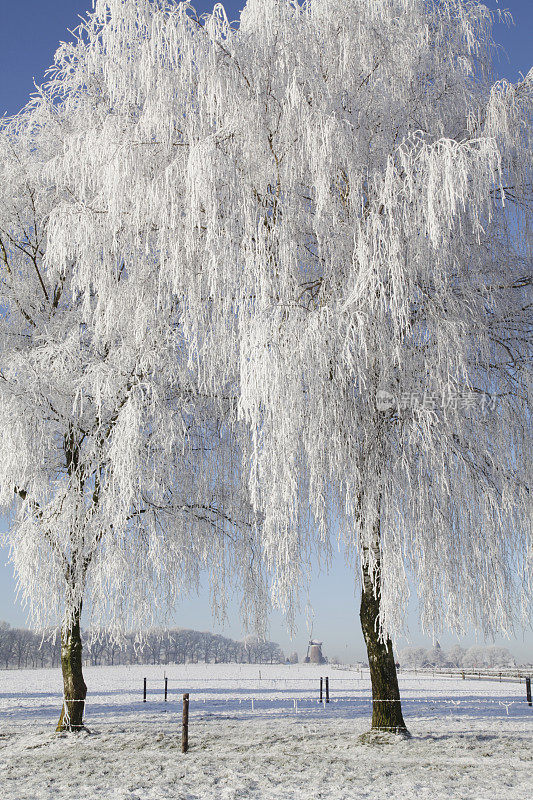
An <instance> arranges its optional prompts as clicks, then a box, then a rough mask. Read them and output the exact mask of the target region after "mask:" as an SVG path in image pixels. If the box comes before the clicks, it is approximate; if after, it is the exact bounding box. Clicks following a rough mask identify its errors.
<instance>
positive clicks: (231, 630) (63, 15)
mask: <svg viewBox="0 0 533 800" xmlns="http://www.w3.org/2000/svg"><path fill="white" fill-rule="evenodd" d="M2 5H3V6H4V7H3V9H2V26H1V28H0V76H1V83H0V116H1V115H2V114H7V115H10V114H14V113H16V112H17V111H18V110H19V109H20V108H21V107H22V106H23V105H24V104H25V103H26V102H27V100H28V98H29V96H30V94H31V92H32V91H33V88H34V86H33V81H34V80H35V82H36V83H40V82H41V81H42V80H43V77H44V72H45V70H46V68H47V67H48V66H49V64H50V63H52V61H53V55H54V52H55V50H56V48H57V46H58V43H59V41H60V40H66V39H68V38H69V34H68V29H72V28H74V27H75V26H76V24H77V23H78V21H79V20H78V15H80V14H83V13H84V12H85V11H86V10H87V9H90V8H91V6H92V2H91V0H50V1H49V2H43V0H25V2H19V3H7V2H4V3H3V4H2ZM193 5H195V6H196V8H197V9H198V10H199V11H202V12H203V11H205V10H208V9H210V8H212V5H213V4H212V3H208V2H197V3H193ZM224 5H225V7H226V10H227V13H228V17H230V18H231V19H237V18H238V16H239V9H240V8H242V6H243V5H244V2H243V0H241V1H240V2H234V0H233V2H228V3H225V4H224ZM486 5H488V6H489V7H491V8H495V9H498V8H499V9H509V10H510V12H511V13H512V15H513V17H514V20H515V25H514V26H512V27H509V28H508V27H506V26H504V25H498V26H497V28H496V30H495V39H496V41H497V42H499V43H500V44H501V45H502V48H503V49H502V51H501V55H500V58H499V60H498V62H497V63H496V72H497V75H498V77H505V78H508V79H510V80H518V79H519V78H520V73H522V74H525V73H527V71H528V69H529V68H530V67H531V65H532V62H533V58H532V51H533V48H532V47H531V42H532V40H533V0H508V1H507V2H503V0H502V1H501V2H497V0H492V2H491V1H490V0H487V2H486ZM7 560H8V552H7V550H6V549H5V548H4V549H1V548H0V620H5V621H7V622H9V623H10V624H12V625H16V626H23V625H25V624H26V618H25V613H24V610H23V609H22V608H21V606H20V603H19V602H18V601H17V599H16V596H15V583H14V579H13V574H12V569H11V567H10V566H9V565H8V564H7V563H6V562H7ZM309 601H310V604H311V606H312V607H313V609H314V614H313V616H314V623H313V636H314V637H315V638H319V639H323V640H324V652H325V654H326V655H328V656H330V657H331V656H337V657H339V658H340V659H341V660H349V661H354V660H358V659H363V658H365V657H366V656H365V650H364V644H363V639H362V636H361V633H360V625H359V619H358V600H357V598H356V597H355V595H354V582H353V576H352V574H351V572H350V569H349V568H348V567H347V566H346V565H345V563H344V560H343V558H342V556H341V555H338V556H337V557H335V558H334V560H333V564H332V568H331V571H330V573H329V575H326V574H320V575H317V576H316V577H314V578H313V583H312V587H311V590H310V593H309ZM305 606H306V598H305V597H303V598H302V608H303V609H305ZM237 607H238V603H237V602H236V601H235V602H233V603H232V604H231V606H230V622H229V623H228V625H227V626H225V627H224V628H222V627H221V626H218V625H215V624H214V623H213V621H212V619H211V614H210V610H209V601H208V592H207V590H206V591H204V592H202V593H201V595H200V596H199V597H198V598H193V599H190V600H187V601H185V602H183V603H182V604H181V605H180V607H179V608H178V609H176V614H175V616H174V617H173V619H172V621H171V624H173V625H177V626H181V627H188V628H196V629H199V630H219V631H220V632H222V633H225V634H226V635H230V636H233V637H234V638H241V637H242V635H243V632H242V629H241V626H240V622H239V617H238V611H237ZM306 619H307V615H306V614H305V611H302V613H301V614H300V615H299V616H298V618H297V624H298V633H297V635H296V637H295V638H294V640H292V641H291V640H290V638H289V636H288V634H287V632H286V626H285V623H284V621H283V618H282V617H281V615H280V614H278V613H273V614H272V617H271V626H270V637H271V638H272V639H274V640H275V641H278V642H279V643H280V644H281V646H282V648H283V649H284V650H285V651H286V652H287V653H289V652H291V651H292V650H297V651H298V652H299V654H300V656H302V655H303V654H304V653H305V648H306V643H307V639H308V636H309V630H308V624H307V621H306ZM408 622H409V627H410V633H411V639H412V643H413V644H422V645H425V646H428V647H429V646H431V640H430V639H429V638H428V637H424V636H422V634H421V632H420V630H419V626H418V622H417V618H416V609H415V607H414V604H413V608H412V609H411V610H410V613H409V619H408ZM439 641H440V643H441V645H442V646H443V647H444V648H447V647H450V646H451V645H452V644H454V643H456V642H457V641H459V643H461V644H462V645H463V646H469V645H470V644H473V643H475V640H474V637H473V635H471V636H468V637H465V638H463V639H459V640H458V639H457V638H456V637H453V636H450V635H443V636H441V637H439ZM479 641H480V642H481V643H482V640H479ZM406 643H407V642H406V640H405V639H399V640H398V642H397V648H398V649H400V648H401V647H402V646H405V644H406ZM496 643H497V644H502V645H504V646H508V647H509V649H510V650H511V652H513V654H514V655H515V656H516V657H517V658H518V659H519V660H520V661H529V662H531V661H533V634H532V632H531V630H529V631H528V632H527V633H526V634H524V635H522V634H520V633H519V634H518V635H517V636H514V637H512V638H511V639H510V640H505V639H503V638H500V639H498V640H497V641H496Z"/></svg>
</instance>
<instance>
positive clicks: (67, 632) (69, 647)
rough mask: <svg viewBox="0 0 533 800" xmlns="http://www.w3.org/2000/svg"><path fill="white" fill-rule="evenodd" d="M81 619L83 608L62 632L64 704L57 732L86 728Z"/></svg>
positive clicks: (85, 693)
mask: <svg viewBox="0 0 533 800" xmlns="http://www.w3.org/2000/svg"><path fill="white" fill-rule="evenodd" d="M80 617H81V607H80V608H79V609H78V610H77V611H76V613H75V615H74V618H73V620H72V622H71V624H70V625H69V627H68V628H66V629H62V630H61V670H62V672H63V687H64V703H63V708H62V709H61V716H60V717H59V722H58V725H57V728H56V731H57V732H60V731H79V730H82V729H83V727H84V726H83V711H84V709H85V697H86V696H87V687H86V685H85V681H84V680H83V670H82V644H81V629H80Z"/></svg>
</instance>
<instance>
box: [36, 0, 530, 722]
mask: <svg viewBox="0 0 533 800" xmlns="http://www.w3.org/2000/svg"><path fill="white" fill-rule="evenodd" d="M492 22H493V16H492V14H491V12H489V10H488V9H487V8H486V7H485V6H484V5H481V4H479V3H476V2H467V1H466V0H433V1H430V0H350V1H348V0H310V1H309V2H306V3H304V4H302V5H300V4H298V3H297V2H295V0H248V3H247V4H246V7H245V9H244V11H243V12H242V15H241V20H240V25H239V27H238V29H233V28H232V27H231V26H230V25H229V24H228V22H227V19H226V17H225V14H224V11H223V8H222V7H221V6H220V5H217V6H216V7H215V9H214V13H213V14H212V15H211V16H208V17H204V18H203V19H198V17H197V16H196V14H195V12H194V10H193V9H192V8H191V6H190V5H189V4H186V3H183V4H173V3H166V2H163V0H154V2H148V1H147V0H146V1H145V0H140V2H131V1H130V0H97V2H96V7H95V13H94V14H93V15H92V16H90V17H89V19H88V21H87V23H86V24H84V25H83V26H82V28H80V33H79V39H78V41H77V42H76V43H75V45H73V46H69V47H64V48H63V49H62V50H61V51H60V52H59V53H58V56H57V61H56V66H55V69H54V71H53V72H52V74H51V80H50V83H49V84H48V86H47V87H45V89H44V90H43V94H42V98H41V100H40V102H39V103H38V104H37V105H38V107H39V108H40V110H41V113H44V112H43V109H46V108H47V107H48V108H49V109H50V115H51V116H52V117H53V116H55V115H57V114H61V115H63V116H64V117H65V118H66V119H68V120H69V124H70V126H71V130H70V132H69V133H68V135H66V136H65V137H64V139H63V147H62V150H61V152H60V154H59V155H58V156H57V157H54V158H53V159H51V160H50V162H49V164H48V167H47V169H48V174H49V176H50V179H51V180H53V182H54V183H55V184H57V185H59V186H61V188H62V190H63V202H62V204H58V205H57V206H56V207H55V209H54V211H53V213H52V214H50V217H49V220H48V224H47V235H48V242H49V252H50V253H53V256H54V264H53V265H52V263H51V262H50V269H55V270H57V271H58V274H61V270H62V269H63V268H64V265H65V264H66V263H68V261H69V259H73V260H74V261H75V265H76V266H75V282H76V284H75V285H76V288H77V289H78V290H79V291H80V293H81V294H82V295H83V296H84V297H89V296H90V293H91V291H94V292H95V293H96V294H97V295H98V296H99V297H100V298H101V300H100V302H99V303H98V312H99V314H98V319H99V320H100V323H99V324H101V325H103V326H104V327H105V329H106V330H107V329H108V327H109V330H111V329H112V328H113V325H114V324H115V317H116V313H115V311H114V306H113V303H112V302H111V303H108V302H107V299H106V298H107V295H108V291H107V282H108V281H109V280H113V275H114V274H115V270H116V263H117V258H118V257H119V256H118V253H119V252H120V251H121V250H122V251H124V252H127V253H129V254H133V253H134V254H135V256H134V257H130V258H129V259H128V269H129V270H130V272H129V275H130V279H131V281H132V284H133V285H137V286H143V291H142V292H140V293H139V295H138V296H137V302H138V306H139V308H142V307H144V303H148V307H150V303H152V302H153V301H152V298H153V295H154V292H155V294H156V295H157V293H158V292H160V291H166V290H170V291H171V292H172V293H174V296H175V297H177V298H179V301H180V302H181V303H182V311H183V315H182V322H183V330H184V331H185V332H186V336H187V343H186V347H187V350H188V359H189V363H194V364H197V366H198V385H199V387H200V390H201V391H204V392H206V393H207V394H208V395H209V396H213V395H217V394H218V393H219V392H220V391H221V388H222V387H224V385H226V384H227V383H228V382H230V383H231V384H232V385H237V386H238V387H239V388H238V392H239V405H238V407H239V413H240V416H241V419H242V420H244V421H246V423H247V424H248V426H249V428H250V430H251V434H252V449H251V453H250V454H249V455H247V456H246V457H247V468H248V474H249V483H250V489H251V494H252V499H253V502H254V505H255V508H256V509H257V511H258V512H260V513H261V515H262V522H263V524H262V546H263V550H264V553H265V555H266V559H267V563H268V565H269V566H270V567H271V568H272V569H273V570H274V572H275V581H274V584H273V594H274V599H275V600H276V601H277V602H278V603H279V604H280V605H281V606H282V607H284V608H287V609H289V610H290V609H291V607H292V606H293V604H294V602H295V599H296V596H297V592H298V588H299V587H300V586H301V584H302V581H303V580H304V577H305V575H306V573H307V572H308V560H309V556H310V553H311V552H312V551H313V550H315V549H318V550H319V551H320V552H322V553H324V554H325V555H326V557H328V556H329V554H330V552H331V548H332V546H334V542H333V541H332V530H333V529H334V528H337V529H338V530H339V531H340V533H339V543H340V545H341V546H342V547H343V548H344V549H345V551H346V554H347V557H349V558H351V559H353V564H354V574H355V575H356V576H358V577H359V579H360V581H361V588H362V602H361V622H362V626H363V632H364V635H365V639H366V643H367V648H368V653H369V661H370V667H371V677H372V687H373V696H374V707H373V718H372V725H373V727H374V728H385V729H388V730H394V731H405V723H404V720H403V717H402V712H401V705H400V697H399V691H398V684H397V679H396V672H395V667H394V658H393V654H392V643H391V638H390V637H391V636H392V635H393V634H394V633H396V632H397V631H399V630H400V629H401V628H402V625H403V619H404V615H405V609H406V604H407V600H408V596H409V581H410V580H411V581H412V583H413V585H414V586H415V587H416V591H417V594H418V598H419V604H420V610H421V619H422V623H423V626H424V627H425V629H426V630H429V631H431V630H435V631H436V630H439V629H440V627H441V626H442V625H446V626H449V627H451V628H452V629H454V630H457V631H462V630H464V628H465V627H466V626H468V625H474V626H475V627H476V628H478V629H480V630H482V631H484V632H485V633H486V634H491V633H493V632H495V631H497V630H503V631H509V630H510V628H511V626H512V624H513V622H514V621H515V620H516V618H517V617H519V618H522V619H525V618H526V617H527V602H528V597H530V588H531V527H530V512H531V501H530V496H531V495H530V488H529V487H530V464H531V438H530V411H529V410H528V396H529V395H528V393H529V386H530V383H529V378H530V372H529V367H530V349H529V348H530V323H531V317H530V308H531V307H530V296H529V292H530V285H531V238H530V222H531V219H530V213H531V166H532V163H531V162H532V159H531V153H532V150H531V144H532V142H531V107H532V106H531V100H532V80H531V73H530V74H529V75H528V76H526V77H525V78H522V79H520V80H518V81H517V83H515V84H511V83H508V82H505V81H502V82H497V83H494V84H493V83H492V73H491V56H492V52H493V42H492V33H491V29H492ZM117 243H118V249H117ZM95 252H98V254H99V257H98V258H97V259H95ZM154 253H155V254H157V264H158V268H157V280H153V281H152V282H151V284H150V286H148V285H147V284H146V282H145V281H144V280H143V276H144V274H145V270H146V269H147V264H149V263H150V262H151V260H152V257H153V254H154ZM150 274H152V273H150ZM89 287H90V291H89ZM334 523H335V524H334Z"/></svg>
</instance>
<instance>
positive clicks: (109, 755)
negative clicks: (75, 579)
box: [0, 664, 533, 800]
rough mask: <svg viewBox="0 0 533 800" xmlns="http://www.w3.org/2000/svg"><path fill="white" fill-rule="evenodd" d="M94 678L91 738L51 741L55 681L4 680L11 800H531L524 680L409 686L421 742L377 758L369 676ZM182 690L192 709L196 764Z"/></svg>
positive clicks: (195, 672) (303, 669) (22, 676)
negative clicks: (186, 744) (184, 736)
mask: <svg viewBox="0 0 533 800" xmlns="http://www.w3.org/2000/svg"><path fill="white" fill-rule="evenodd" d="M165 674H166V676H167V677H168V690H169V700H168V702H167V703H165V702H164V698H163V690H164V676H165ZM321 675H322V676H326V675H329V679H330V695H331V702H330V703H329V704H328V705H326V704H324V703H323V704H320V703H319V702H318V693H319V678H320V676H321ZM85 677H86V682H87V685H88V687H89V696H88V704H87V712H86V723H87V726H88V728H89V729H90V730H91V733H90V734H87V735H86V734H82V735H78V736H75V735H56V734H54V732H53V729H54V723H55V722H56V721H57V717H58V715H59V710H60V705H61V695H62V692H61V676H60V673H59V670H27V671H9V672H6V671H0V791H1V800H44V799H45V798H46V799H47V800H48V799H49V800H52V799H53V800H63V799H64V798H65V800H66V798H69V800H78V798H79V800H82V798H83V800H92V798H105V800H126V798H127V799H128V800H134V799H135V800H163V799H164V800H172V798H176V800H177V799H178V798H179V800H200V798H201V800H207V799H209V800H211V798H212V800H230V798H231V800H234V799H235V800H237V798H239V799H242V800H248V798H250V800H259V799H260V800H278V799H279V800H304V799H305V800H315V798H324V799H327V800H352V799H353V800H356V799H357V800H364V799H365V798H380V800H381V798H387V797H390V798H398V799H400V798H405V800H426V798H427V800H430V798H431V800H440V799H441V798H442V800H452V799H453V800H469V799H470V798H473V799H475V800H495V798H498V797H499V796H500V795H502V796H504V797H505V800H525V798H528V797H530V796H532V795H533V769H532V768H533V764H532V753H533V747H532V744H533V737H532V733H533V713H532V711H533V710H532V709H531V708H529V707H528V705H527V703H526V702H525V687H524V684H523V683H522V684H519V683H500V682H498V681H473V680H472V681H469V680H467V681H463V680H461V679H457V678H446V677H443V676H438V677H433V676H431V675H420V674H417V675H414V674H409V673H404V674H403V675H402V676H401V678H400V683H401V690H402V696H403V698H404V703H403V707H404V716H405V718H406V722H407V724H408V727H409V729H410V731H411V734H412V738H411V739H409V740H403V739H393V740H392V741H391V742H390V743H386V744H380V745H376V744H363V743H361V742H360V741H359V738H358V737H359V734H361V733H363V732H364V731H366V730H368V728H369V712H370V701H369V685H370V684H369V678H368V672H363V674H362V675H361V673H360V672H359V670H350V669H338V668H335V667H332V666H331V665H330V666H326V667H314V666H309V665H305V666H304V665H301V666H290V667H289V666H287V667H285V666H279V665H272V666H270V665H268V666H266V665H261V666H259V665H226V664H224V665H222V664H221V665H212V664H211V665H203V664H197V665H187V666H182V665H176V666H174V665H169V666H167V667H159V666H157V667H146V666H134V667H122V666H121V667H93V668H87V669H86V670H85ZM144 677H146V678H147V686H148V698H147V702H146V703H143V696H142V691H143V678H144ZM184 691H189V693H190V697H191V706H190V731H189V740H190V750H189V753H187V754H186V755H182V753H181V751H180V750H181V701H180V696H181V693H182V692H184ZM252 700H253V704H252Z"/></svg>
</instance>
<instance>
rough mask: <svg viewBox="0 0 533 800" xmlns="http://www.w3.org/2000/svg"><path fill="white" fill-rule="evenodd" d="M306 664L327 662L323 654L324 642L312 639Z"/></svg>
mask: <svg viewBox="0 0 533 800" xmlns="http://www.w3.org/2000/svg"><path fill="white" fill-rule="evenodd" d="M304 664H327V659H326V658H324V656H323V655H322V642H317V641H315V640H314V639H311V641H310V642H309V647H308V649H307V655H306V657H305V659H304Z"/></svg>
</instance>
